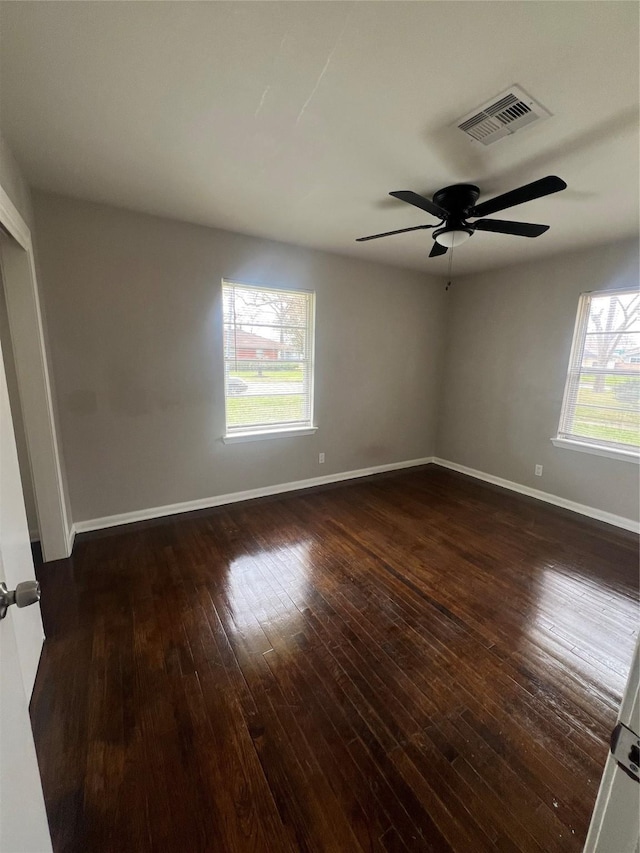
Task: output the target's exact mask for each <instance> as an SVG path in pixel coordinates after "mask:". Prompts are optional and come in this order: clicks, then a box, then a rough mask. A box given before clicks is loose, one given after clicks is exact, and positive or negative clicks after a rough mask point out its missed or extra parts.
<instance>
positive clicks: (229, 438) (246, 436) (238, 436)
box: [222, 427, 318, 444]
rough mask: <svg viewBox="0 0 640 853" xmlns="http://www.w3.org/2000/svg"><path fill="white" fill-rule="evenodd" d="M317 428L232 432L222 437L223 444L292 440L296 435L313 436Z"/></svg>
mask: <svg viewBox="0 0 640 853" xmlns="http://www.w3.org/2000/svg"><path fill="white" fill-rule="evenodd" d="M317 429H318V427H293V428H292V429H285V428H283V429H274V430H264V431H263V432H232V433H230V434H229V435H223V436H222V440H223V441H224V443H225V444H240V443H241V442H243V441H264V440H265V439H268V438H292V437H293V436H298V435H313V434H314V432H316V431H317Z"/></svg>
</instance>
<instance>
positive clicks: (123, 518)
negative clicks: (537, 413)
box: [69, 456, 640, 553]
mask: <svg viewBox="0 0 640 853" xmlns="http://www.w3.org/2000/svg"><path fill="white" fill-rule="evenodd" d="M430 463H435V464H436V465H441V466H442V467H443V468H450V469H451V470H452V471H458V472H459V473H460V474H467V475H468V476H469V477H474V478H475V479H476V480H484V481H485V482H486V483H493V484H494V485H496V486H500V487H502V488H503V489H509V490H510V491H512V492H518V493H519V494H521V495H527V496H529V497H532V498H536V499H537V500H540V501H544V502H545V503H549V504H553V505H554V506H559V507H562V508H563V509H569V510H571V511H572V512H577V513H579V514H580V515H586V516H587V517H588V518H595V519H597V520H598V521H604V522H606V523H607V524H612V525H614V526H615V527H621V528H623V529H624V530H630V531H632V532H634V533H635V532H640V524H639V523H638V522H637V521H634V520H633V519H630V518H624V517H623V516H620V515H614V514H613V513H611V512H605V511H604V510H601V509H596V508H595V507H590V506H585V505H584V504H579V503H576V502H575V501H570V500H567V499H566V498H561V497H558V495H552V494H549V493H548V492H542V491H539V490H538V489H532V488H530V487H529V486H522V485H520V483H514V482H512V481H511V480H504V479H503V478H502V477H495V476H494V475H493V474H486V473H485V472H484V471H477V470H476V469H475V468H467V466H466V465H458V463H457V462H449V461H448V460H447V459H440V458H438V457H434V456H425V457H423V458H422V459H409V460H406V461H404V462H392V463H390V464H388V465H376V466H374V467H372V468H360V469H359V470H357V471H343V472H340V473H336V474H327V475H326V476H324V477H310V478H309V479H307V480H296V481H294V482H292V483H279V484H277V485H273V486H264V487H262V488H260V489H247V490H246V491H242V492H231V493H230V494H226V495H215V496H214V497H209V498H198V499H197V500H193V501H183V502H182V503H176V504H167V505H166V506H157V507H150V508H148V509H140V510H134V511H133V512H123V513H120V514H119V515H107V516H104V517H102V518H90V519H86V520H85V521H76V522H75V524H73V525H72V526H71V530H70V531H69V553H71V551H72V549H73V543H74V539H75V536H76V533H88V532H89V531H92V530H104V529H106V528H108V527H118V526H120V525H122V524H133V523H134V522H136V521H148V520H149V519H153V518H162V517H163V516H169V515H178V514H179V513H183V512H193V511H194V510H198V509H209V508H210V507H215V506H223V505H224V504H232V503H238V502H239V501H248V500H252V499H253V498H263V497H268V496H270V495H280V494H284V493H286V492H295V491H300V490H301V489H309V488H311V487H313V486H324V485H330V484H331V483H340V482H342V481H344V480H355V479H357V478H359V477H368V476H370V475H371V474H382V473H384V472H386V471H399V470H402V469H403V468H415V467H417V466H420V465H428V464H430Z"/></svg>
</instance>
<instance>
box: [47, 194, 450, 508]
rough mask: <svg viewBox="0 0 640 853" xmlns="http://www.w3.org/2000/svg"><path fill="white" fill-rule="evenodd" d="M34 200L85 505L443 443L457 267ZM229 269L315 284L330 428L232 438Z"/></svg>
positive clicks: (65, 421)
mask: <svg viewBox="0 0 640 853" xmlns="http://www.w3.org/2000/svg"><path fill="white" fill-rule="evenodd" d="M34 207H35V215H36V225H37V232H38V244H39V253H40V259H41V264H42V271H43V276H42V283H41V286H42V290H43V292H44V296H45V301H46V308H47V316H48V323H49V331H50V340H51V343H52V358H53V365H54V372H55V376H56V387H57V394H58V406H59V415H60V422H61V427H62V438H63V445H64V450H65V459H66V466H67V476H68V482H69V489H70V494H71V504H72V513H73V519H74V521H81V520H86V519H91V518H96V517H102V516H106V515H111V514H117V513H123V512H128V511H131V510H137V509H145V508H149V507H156V506H162V505H166V504H171V503H177V502H181V501H188V500H193V499H197V498H206V497H210V496H214V495H220V494H227V493H230V492H236V491H241V490H245V489H253V488H258V487H263V486H269V485H273V484H278V483H285V482H290V481H296V480H301V479H305V478H308V477H314V476H320V475H328V474H331V473H333V472H341V471H348V470H353V469H358V468H364V467H371V466H376V465H382V464H386V463H393V462H399V461H403V460H410V459H416V458H421V457H425V456H430V455H432V454H433V451H434V446H435V429H436V402H437V394H438V388H439V377H440V374H441V353H442V348H443V346H442V345H443V329H444V314H443V312H444V307H445V302H444V299H445V294H444V289H443V285H442V283H441V282H437V281H435V280H433V279H431V280H430V279H429V278H428V277H426V276H425V275H422V274H418V273H414V272H408V271H403V270H398V269H394V268H390V267H384V266H381V265H378V264H370V263H365V262H359V261H357V260H354V259H350V258H345V257H340V256H337V255H330V254H327V253H323V252H318V251H311V250H308V249H303V248H299V247H294V246H289V245H286V244H282V243H275V242H270V241H266V240H261V239H255V238H252V237H248V236H243V235H240V234H234V233H230V232H225V231H218V230H213V229H208V228H203V227H199V226H194V225H188V224H183V223H179V222H174V221H169V220H164V219H160V218H155V217H151V216H146V215H141V214H136V213H131V212H127V211H124V210H120V209H116V208H112V207H107V206H104V205H98V204H89V203H84V202H79V201H75V200H72V199H68V198H63V197H60V196H54V195H50V194H41V193H35V194H34ZM223 277H227V278H233V279H235V280H238V281H247V282H255V283H264V284H269V285H275V286H278V285H282V286H284V287H287V286H288V287H300V288H306V289H313V290H315V291H316V318H317V320H316V407H315V408H316V422H317V424H318V427H319V428H318V431H317V433H316V434H315V435H313V436H300V437H295V438H287V439H284V438H283V439H276V440H269V441H258V442H251V443H245V444H233V445H225V444H223V443H222V441H221V440H220V437H221V436H222V434H223V432H224V400H223V383H222V379H223V370H222V363H221V354H222V340H221V300H220V282H221V279H222V278H223ZM319 451H324V452H325V453H326V463H325V464H324V465H318V461H317V460H318V452H319Z"/></svg>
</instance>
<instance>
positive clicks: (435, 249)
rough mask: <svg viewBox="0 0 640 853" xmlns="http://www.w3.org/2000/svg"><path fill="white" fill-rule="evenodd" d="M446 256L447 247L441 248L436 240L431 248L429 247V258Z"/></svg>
mask: <svg viewBox="0 0 640 853" xmlns="http://www.w3.org/2000/svg"><path fill="white" fill-rule="evenodd" d="M446 254H447V247H446V246H441V245H440V243H438V241H437V240H434V241H433V246H432V247H431V251H430V252H429V257H430V258H437V257H438V255H446Z"/></svg>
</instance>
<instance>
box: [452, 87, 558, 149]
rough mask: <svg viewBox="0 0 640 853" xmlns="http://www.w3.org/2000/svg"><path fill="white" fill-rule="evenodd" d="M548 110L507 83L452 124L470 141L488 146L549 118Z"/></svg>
mask: <svg viewBox="0 0 640 853" xmlns="http://www.w3.org/2000/svg"><path fill="white" fill-rule="evenodd" d="M550 115H551V113H550V112H549V110H547V109H546V108H545V107H543V106H542V104H540V103H539V102H538V101H536V100H535V99H534V98H532V97H531V96H530V95H528V94H527V93H526V92H525V91H524V89H522V88H521V87H520V86H510V87H509V88H508V89H506V90H505V91H504V92H501V93H500V94H499V95H496V96H495V97H494V98H491V100H490V101H487V102H486V103H485V104H482V106H480V107H477V108H476V109H475V110H472V111H471V112H470V113H467V115H465V116H462V118H460V119H458V121H457V122H456V126H457V127H458V128H460V130H461V131H462V132H463V133H465V134H466V135H467V136H468V137H469V138H470V139H472V140H473V141H474V142H481V143H482V144H483V145H492V144H493V143H494V142H497V141H498V140H499V139H503V137H505V136H510V135H511V134H513V133H515V132H516V130H520V128H522V127H527V125H530V124H534V123H535V122H538V121H542V120H543V119H546V118H549V116H550Z"/></svg>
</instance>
